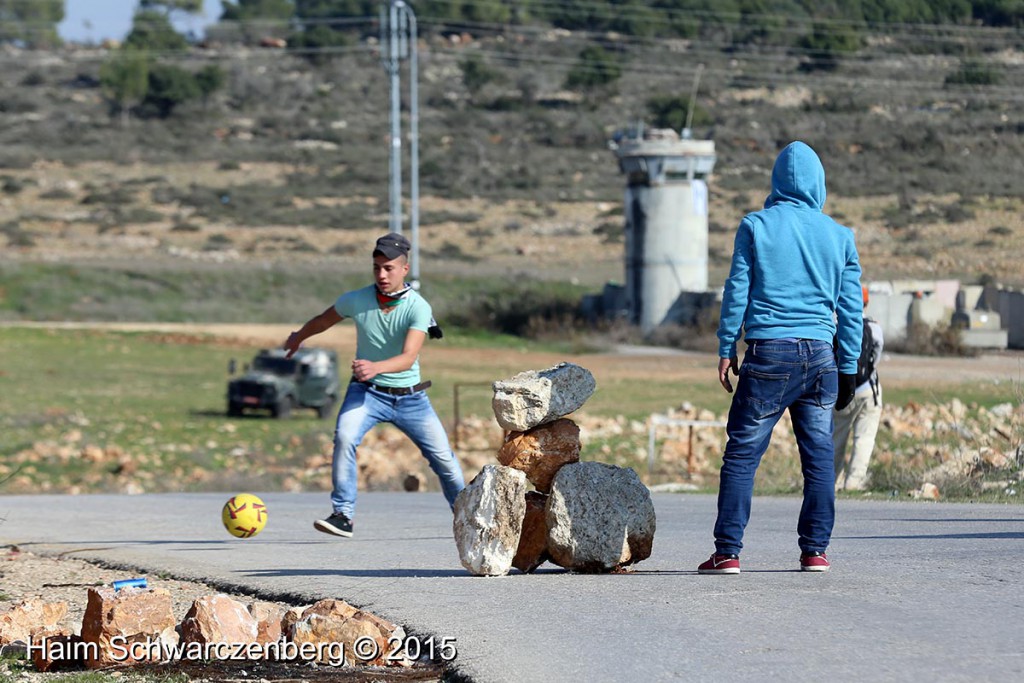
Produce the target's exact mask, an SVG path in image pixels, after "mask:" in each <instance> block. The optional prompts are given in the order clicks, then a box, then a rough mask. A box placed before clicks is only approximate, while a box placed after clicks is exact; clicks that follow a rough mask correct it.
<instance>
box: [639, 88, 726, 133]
mask: <svg viewBox="0 0 1024 683" xmlns="http://www.w3.org/2000/svg"><path fill="white" fill-rule="evenodd" d="M689 107H690V103H689V100H688V99H687V98H686V97H684V96H682V95H655V96H654V97H652V98H650V99H649V100H647V113H648V114H649V115H650V116H651V125H652V126H654V127H655V128H671V129H672V130H675V131H679V130H682V129H683V126H685V125H686V116H687V113H688V112H689ZM714 122H715V120H714V118H712V116H711V114H709V113H708V110H707V109H705V108H704V107H702V106H700V105H699V104H697V105H695V106H694V108H693V122H692V123H691V126H692V127H703V126H710V125H712V124H713V123H714Z"/></svg>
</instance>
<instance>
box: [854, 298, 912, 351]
mask: <svg viewBox="0 0 1024 683" xmlns="http://www.w3.org/2000/svg"><path fill="white" fill-rule="evenodd" d="M913 301H914V297H913V295H912V294H884V293H879V292H876V293H872V294H871V300H870V302H869V303H868V307H867V309H866V311H865V314H866V315H867V316H868V317H869V318H872V319H874V320H877V321H878V324H879V325H881V326H882V334H883V335H884V336H885V338H886V339H887V340H896V339H904V338H906V336H907V321H908V319H909V314H910V304H911V303H912V302H913Z"/></svg>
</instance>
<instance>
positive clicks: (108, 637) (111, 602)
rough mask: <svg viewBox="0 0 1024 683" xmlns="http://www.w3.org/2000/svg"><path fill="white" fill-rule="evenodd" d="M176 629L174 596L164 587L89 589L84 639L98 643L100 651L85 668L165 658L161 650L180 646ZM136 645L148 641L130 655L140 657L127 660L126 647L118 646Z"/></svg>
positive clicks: (84, 620)
mask: <svg viewBox="0 0 1024 683" xmlns="http://www.w3.org/2000/svg"><path fill="white" fill-rule="evenodd" d="M176 626H177V622H176V621H175V619H174V610H173V603H172V600H171V594H170V593H169V592H168V591H167V589H165V588H123V589H121V590H119V591H115V590H114V589H113V588H90V589H89V594H88V601H87V603H86V607H85V615H84V616H83V617H82V640H84V641H85V642H87V643H96V645H97V648H96V650H97V652H90V653H88V654H89V656H87V657H86V660H85V665H86V666H87V667H89V668H90V669H96V668H101V667H106V666H111V665H120V666H127V665H130V664H137V663H139V662H142V661H149V660H160V659H164V658H165V657H164V654H163V653H162V652H160V650H161V649H162V648H165V647H167V648H170V647H174V646H175V645H177V644H178V634H177V632H176V631H175V627H176ZM118 637H119V638H118ZM115 638H118V640H117V641H115V640H114V639H115ZM134 642H145V643H146V645H147V647H144V648H134V649H135V650H137V652H128V653H127V654H128V655H135V654H138V655H139V657H138V658H135V657H132V656H127V657H125V656H124V654H125V653H124V652H123V649H124V646H123V645H122V646H118V643H134ZM93 655H95V656H93Z"/></svg>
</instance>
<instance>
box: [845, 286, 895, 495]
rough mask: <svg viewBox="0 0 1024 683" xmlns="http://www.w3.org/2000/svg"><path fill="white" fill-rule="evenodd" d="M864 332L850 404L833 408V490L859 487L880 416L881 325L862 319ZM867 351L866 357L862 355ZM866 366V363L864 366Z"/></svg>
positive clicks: (864, 477) (862, 485) (865, 474)
mask: <svg viewBox="0 0 1024 683" xmlns="http://www.w3.org/2000/svg"><path fill="white" fill-rule="evenodd" d="M863 294H864V308H865V309H867V307H868V298H869V297H868V288H867V287H863ZM864 335H865V336H869V342H870V343H869V344H867V348H866V349H865V351H867V354H864V353H862V354H861V362H860V366H859V367H858V368H857V371H858V373H857V378H858V380H860V381H859V382H858V384H857V388H856V390H855V392H854V394H853V400H852V401H850V405H848V406H846V407H845V408H843V409H842V410H836V411H835V427H834V431H833V432H832V445H833V447H834V449H835V457H836V490H837V491H844V490H845V491H863V490H864V489H865V488H866V484H867V478H868V465H869V464H870V462H871V454H872V452H874V450H875V436H876V435H877V434H878V424H879V422H880V421H881V419H882V385H881V384H880V383H879V381H878V369H877V365H878V361H879V360H880V359H881V358H882V347H883V339H882V326H881V325H879V324H878V323H877V322H875V321H874V320H871V319H870V318H865V319H864ZM865 355H867V358H865V357H864V356H865ZM864 366H866V367H864ZM851 432H852V434H853V447H852V448H851V450H850V460H849V462H847V461H846V444H847V442H848V441H849V440H850V434H851Z"/></svg>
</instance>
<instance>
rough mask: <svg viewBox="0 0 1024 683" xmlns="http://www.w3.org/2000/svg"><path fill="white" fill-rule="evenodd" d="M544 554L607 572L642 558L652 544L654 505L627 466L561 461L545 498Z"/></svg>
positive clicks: (570, 565) (573, 566) (577, 568)
mask: <svg viewBox="0 0 1024 683" xmlns="http://www.w3.org/2000/svg"><path fill="white" fill-rule="evenodd" d="M546 519H547V524H548V553H549V555H550V556H551V560H552V562H554V563H555V564H558V565H560V566H562V567H565V568H566V569H570V570H572V571H576V572H607V571H612V570H614V569H617V568H619V567H623V566H625V565H629V564H633V563H634V562H639V561H640V560H644V559H646V558H648V557H650V555H651V547H652V545H653V544H654V528H655V519H654V504H653V503H652V502H651V494H650V492H649V491H648V490H647V487H646V486H644V485H643V483H642V482H641V481H640V477H638V476H637V474H636V472H634V471H633V470H631V469H627V468H622V467H615V466H613V465H605V464H604V463H599V462H578V463H571V464H568V465H565V466H564V467H562V468H561V469H560V470H558V474H556V475H555V480H554V483H553V484H552V486H551V495H550V497H549V498H548V503H547V510H546Z"/></svg>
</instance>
